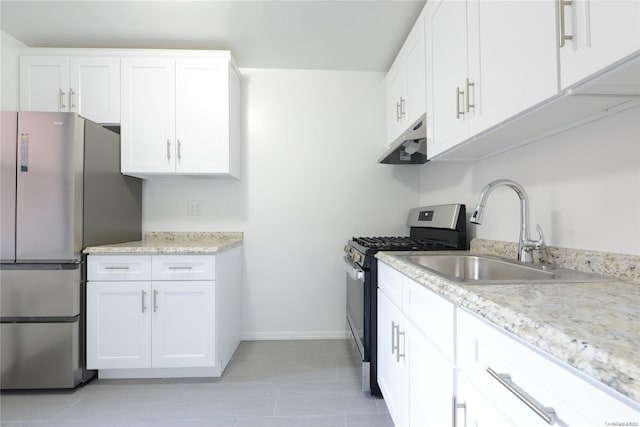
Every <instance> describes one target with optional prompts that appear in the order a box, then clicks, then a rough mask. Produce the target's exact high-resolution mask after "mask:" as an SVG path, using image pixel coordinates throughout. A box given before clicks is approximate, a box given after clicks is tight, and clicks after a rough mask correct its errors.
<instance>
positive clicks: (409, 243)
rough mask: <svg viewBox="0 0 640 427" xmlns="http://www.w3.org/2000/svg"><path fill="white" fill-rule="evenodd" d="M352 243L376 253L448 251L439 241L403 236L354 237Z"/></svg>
mask: <svg viewBox="0 0 640 427" xmlns="http://www.w3.org/2000/svg"><path fill="white" fill-rule="evenodd" d="M353 241H354V242H355V243H357V244H359V245H361V246H362V247H365V248H369V249H375V250H378V251H429V250H444V249H450V246H448V245H446V244H445V243H443V242H441V241H434V240H431V239H416V238H413V237H404V236H384V237H354V238H353Z"/></svg>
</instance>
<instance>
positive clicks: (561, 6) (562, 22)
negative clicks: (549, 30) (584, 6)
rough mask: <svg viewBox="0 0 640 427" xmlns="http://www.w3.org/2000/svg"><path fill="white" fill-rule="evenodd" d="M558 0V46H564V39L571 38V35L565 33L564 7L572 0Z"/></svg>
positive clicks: (571, 2) (569, 4)
mask: <svg viewBox="0 0 640 427" xmlns="http://www.w3.org/2000/svg"><path fill="white" fill-rule="evenodd" d="M557 1H558V16H559V21H560V47H564V46H565V41H567V40H573V36H572V35H568V34H567V33H566V28H565V14H564V8H565V7H567V6H571V5H572V4H573V1H572V0H557Z"/></svg>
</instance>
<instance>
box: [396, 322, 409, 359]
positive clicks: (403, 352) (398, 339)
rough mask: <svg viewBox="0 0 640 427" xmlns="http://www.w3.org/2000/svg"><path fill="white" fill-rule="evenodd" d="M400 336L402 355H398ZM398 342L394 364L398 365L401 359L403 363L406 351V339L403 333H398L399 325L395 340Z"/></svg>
mask: <svg viewBox="0 0 640 427" xmlns="http://www.w3.org/2000/svg"><path fill="white" fill-rule="evenodd" d="M401 336H402V353H400V337H401ZM396 341H397V342H398V347H397V348H398V352H397V353H396V362H398V363H400V359H402V363H403V364H404V362H405V360H406V359H405V357H404V356H405V350H406V349H407V339H406V337H405V334H404V331H403V332H400V325H398V338H397V339H396Z"/></svg>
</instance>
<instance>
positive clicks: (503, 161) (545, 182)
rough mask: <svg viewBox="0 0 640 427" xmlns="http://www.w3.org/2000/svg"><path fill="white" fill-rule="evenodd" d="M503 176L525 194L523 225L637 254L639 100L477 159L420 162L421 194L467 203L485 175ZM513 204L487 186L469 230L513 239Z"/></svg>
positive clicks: (511, 197)
mask: <svg viewBox="0 0 640 427" xmlns="http://www.w3.org/2000/svg"><path fill="white" fill-rule="evenodd" d="M498 178H510V179H513V180H515V181H517V182H519V183H520V184H522V185H523V186H524V188H525V189H526V191H527V193H528V195H529V199H530V202H531V226H532V234H533V237H536V236H537V234H536V232H535V224H536V223H539V224H540V225H541V226H542V229H543V231H544V233H545V237H546V240H547V243H548V244H549V245H552V246H560V247H567V248H577V249H590V250H597V251H605V252H616V253H626V254H636V255H638V254H640V221H639V218H640V108H638V107H636V108H634V109H631V110H627V111H623V112H620V113H617V114H615V115H611V116H609V117H606V118H603V119H601V120H598V121H596V122H592V123H590V124H587V125H584V126H582V127H580V128H576V129H573V130H570V131H567V132H564V133H562V134H559V135H555V136H553V137H550V138H547V139H545V140H543V141H538V142H535V143H533V144H530V145H527V146H524V147H521V148H518V149H515V150H512V151H509V152H506V153H503V154H501V155H498V156H494V157H490V158H487V159H485V160H481V161H478V162H468V163H466V162H465V163H448V162H432V163H427V164H426V165H424V166H422V169H421V185H422V193H421V202H422V203H441V202H445V201H446V202H453V201H457V200H460V201H462V202H464V203H466V204H467V206H468V210H469V211H471V210H472V209H473V208H474V207H475V204H476V202H477V199H478V195H479V194H480V191H481V190H482V188H483V187H484V185H486V184H487V183H489V182H490V181H492V180H494V179H498ZM518 219H519V205H518V198H517V196H516V195H515V193H514V192H513V191H512V190H510V189H507V188H501V189H497V190H495V191H494V192H493V193H492V194H491V195H490V196H489V200H488V203H487V207H486V210H485V216H484V220H483V224H482V225H480V226H473V225H471V226H470V227H471V233H472V234H475V235H477V237H481V238H486V239H492V240H505V241H517V240H518V227H519V221H518Z"/></svg>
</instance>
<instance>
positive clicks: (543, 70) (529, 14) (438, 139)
mask: <svg viewBox="0 0 640 427" xmlns="http://www.w3.org/2000/svg"><path fill="white" fill-rule="evenodd" d="M555 22H556V21H555V8H554V3H553V2H551V1H531V2H508V1H478V0H469V1H467V2H451V1H440V2H439V3H436V4H435V5H434V6H433V7H432V8H431V11H430V12H429V13H427V35H426V39H427V60H428V62H429V63H430V65H431V66H430V67H427V93H428V94H429V108H428V110H429V114H427V122H428V129H429V130H430V131H429V133H428V135H427V144H428V149H427V155H428V156H429V157H430V158H431V157H434V156H437V155H438V154H440V153H442V152H444V151H446V150H448V149H450V148H451V147H454V146H456V145H457V144H459V143H461V142H464V141H465V140H467V139H469V138H470V137H472V136H473V135H476V134H478V133H480V132H483V131H485V130H487V129H489V128H490V127H492V126H495V125H497V124H499V123H501V122H503V121H505V120H507V119H509V118H510V117H512V116H514V115H516V114H518V113H520V112H522V111H524V110H526V109H527V108H529V107H532V106H534V105H536V104H539V103H541V102H543V101H544V100H546V99H548V98H550V97H552V96H554V95H555V94H557V92H558V71H557V69H558V66H557V56H556V48H555V42H556V36H555Z"/></svg>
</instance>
